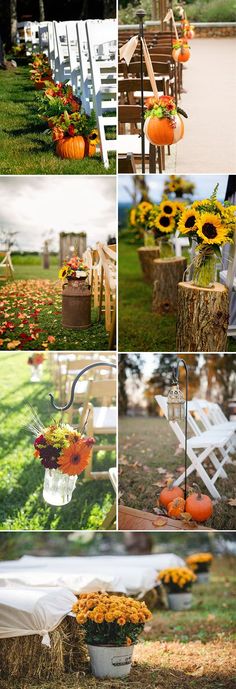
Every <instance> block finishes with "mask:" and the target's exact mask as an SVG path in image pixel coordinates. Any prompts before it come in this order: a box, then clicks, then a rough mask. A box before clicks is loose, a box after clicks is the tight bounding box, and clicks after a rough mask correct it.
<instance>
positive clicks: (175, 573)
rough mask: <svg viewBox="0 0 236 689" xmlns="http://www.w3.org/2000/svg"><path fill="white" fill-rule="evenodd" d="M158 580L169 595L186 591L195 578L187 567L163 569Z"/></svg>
mask: <svg viewBox="0 0 236 689" xmlns="http://www.w3.org/2000/svg"><path fill="white" fill-rule="evenodd" d="M158 579H159V580H160V581H161V582H162V583H163V584H164V585H165V586H166V587H167V589H168V591H169V593H180V591H181V592H184V591H188V590H189V589H190V588H191V586H192V584H193V582H194V581H196V579H197V577H196V575H195V574H194V573H193V572H192V570H191V569H189V568H188V567H170V568H168V569H163V570H162V572H160V574H159V575H158Z"/></svg>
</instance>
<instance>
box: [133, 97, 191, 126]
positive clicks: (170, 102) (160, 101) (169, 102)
mask: <svg viewBox="0 0 236 689" xmlns="http://www.w3.org/2000/svg"><path fill="white" fill-rule="evenodd" d="M145 106H146V112H145V115H144V118H145V119H147V117H158V119H160V120H161V119H163V118H164V117H165V118H167V119H168V120H169V122H170V124H171V125H172V127H175V126H176V124H175V115H177V114H178V113H179V114H180V115H183V117H187V115H186V112H185V111H184V110H182V108H179V107H178V106H177V105H176V103H175V100H174V98H173V96H160V97H159V98H156V97H155V96H152V97H150V98H146V100H145Z"/></svg>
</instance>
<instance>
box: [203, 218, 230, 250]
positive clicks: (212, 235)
mask: <svg viewBox="0 0 236 689" xmlns="http://www.w3.org/2000/svg"><path fill="white" fill-rule="evenodd" d="M197 234H198V237H200V238H201V239H202V240H203V241H204V242H205V244H224V243H225V242H227V241H229V237H228V230H227V227H224V226H223V225H222V223H221V219H220V218H219V217H218V216H217V215H215V213H202V214H201V216H200V217H199V219H198V228H197Z"/></svg>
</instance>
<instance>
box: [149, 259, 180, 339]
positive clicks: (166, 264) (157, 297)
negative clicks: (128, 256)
mask: <svg viewBox="0 0 236 689" xmlns="http://www.w3.org/2000/svg"><path fill="white" fill-rule="evenodd" d="M186 268H187V259H186V258H169V259H165V260H164V259H161V258H159V259H157V260H155V261H153V265H152V278H153V283H154V285H153V295H152V310H153V311H154V312H155V313H160V314H164V313H176V311H177V289H178V283H179V282H181V280H183V274H184V271H185V270H186ZM180 351H181V350H180Z"/></svg>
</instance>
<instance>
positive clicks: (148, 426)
mask: <svg viewBox="0 0 236 689" xmlns="http://www.w3.org/2000/svg"><path fill="white" fill-rule="evenodd" d="M177 445H178V441H177V439H176V436H175V434H174V433H173V431H172V430H171V428H170V426H169V424H168V423H167V421H166V420H165V419H163V418H159V417H153V416H152V417H138V416H137V417H132V418H131V417H120V419H119V457H120V462H119V489H120V496H121V497H120V500H121V503H122V504H124V505H127V506H128V507H134V508H136V509H139V510H143V511H146V512H153V509H154V508H155V507H157V501H158V496H159V494H160V491H161V489H162V488H163V486H164V485H165V484H166V481H167V479H169V478H170V479H171V480H174V479H177V478H178V476H179V475H180V474H181V473H182V472H183V470H184V452H183V451H181V452H180V451H178V453H177V452H176V450H177ZM232 459H234V462H235V457H234V456H232ZM204 466H206V465H204ZM207 468H208V471H209V473H210V472H211V470H212V464H211V462H208V463H207ZM225 470H226V473H227V476H228V479H218V480H217V483H216V487H217V489H218V490H219V493H220V495H221V496H222V499H221V500H216V501H214V509H213V516H212V517H211V519H208V521H207V522H206V523H205V524H204V526H207V527H208V528H212V529H216V530H220V529H223V530H224V529H225V530H234V529H235V528H236V513H235V507H233V506H231V505H229V503H228V500H229V499H232V498H234V499H235V497H236V491H235V481H236V466H235V463H232V464H226V465H225ZM210 475H211V473H210ZM194 480H196V482H197V484H198V485H199V487H200V489H201V490H202V491H203V493H208V491H207V489H206V486H205V484H204V483H203V482H202V481H201V479H200V478H199V476H197V477H196V473H195V472H193V473H192V474H191V476H190V477H189V480H188V485H189V486H191V485H192V484H193V483H194ZM182 487H183V486H182ZM153 515H154V513H153Z"/></svg>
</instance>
